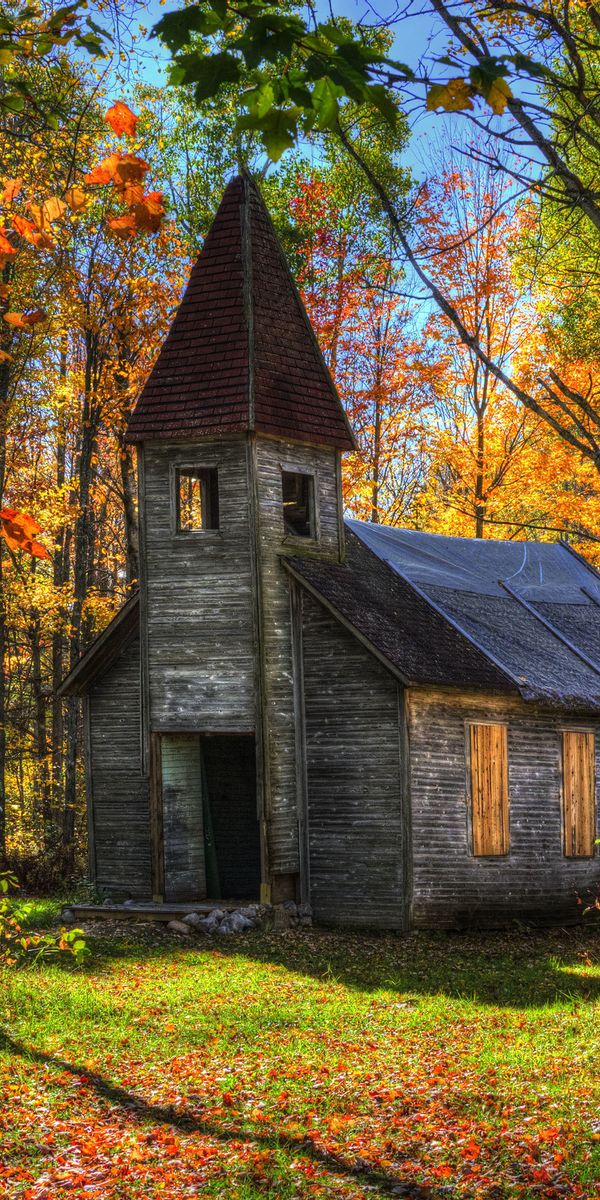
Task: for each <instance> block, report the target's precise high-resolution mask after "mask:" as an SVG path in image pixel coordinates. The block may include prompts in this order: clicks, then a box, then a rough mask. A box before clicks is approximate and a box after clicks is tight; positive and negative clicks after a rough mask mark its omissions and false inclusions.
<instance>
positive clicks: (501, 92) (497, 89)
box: [486, 75, 512, 116]
mask: <svg viewBox="0 0 600 1200" xmlns="http://www.w3.org/2000/svg"><path fill="white" fill-rule="evenodd" d="M511 97H512V92H511V90H510V87H509V85H508V83H507V82H506V80H505V79H503V78H502V76H501V75H499V76H498V78H497V79H495V80H494V82H493V84H492V86H491V88H490V90H489V92H488V94H487V96H486V100H487V102H488V104H489V106H490V108H491V110H492V112H495V113H496V115H497V116H500V115H501V113H503V112H504V109H505V108H506V102H507V100H510V99H511Z"/></svg>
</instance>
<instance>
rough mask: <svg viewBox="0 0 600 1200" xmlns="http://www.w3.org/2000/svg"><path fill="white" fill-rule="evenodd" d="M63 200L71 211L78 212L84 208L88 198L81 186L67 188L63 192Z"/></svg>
mask: <svg viewBox="0 0 600 1200" xmlns="http://www.w3.org/2000/svg"><path fill="white" fill-rule="evenodd" d="M65 200H66V202H67V204H68V205H69V208H70V209H71V210H72V211H73V212H80V210H81V209H82V208H85V206H86V204H87V202H88V198H87V196H86V194H85V192H84V190H83V188H80V187H70V188H68V189H67V191H66V192H65Z"/></svg>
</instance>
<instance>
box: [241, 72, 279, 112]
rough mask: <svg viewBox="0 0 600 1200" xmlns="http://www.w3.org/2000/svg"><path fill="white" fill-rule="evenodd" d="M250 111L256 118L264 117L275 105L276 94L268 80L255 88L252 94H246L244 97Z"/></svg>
mask: <svg viewBox="0 0 600 1200" xmlns="http://www.w3.org/2000/svg"><path fill="white" fill-rule="evenodd" d="M244 99H245V101H246V104H247V105H248V110H249V112H250V113H251V114H252V116H254V117H258V118H259V119H260V118H261V117H264V116H265V115H266V114H267V113H268V112H269V110H270V109H271V108H272V107H273V104H274V103H275V93H274V91H273V87H272V85H271V83H269V81H268V80H265V82H264V83H261V84H260V85H259V87H257V88H253V90H252V91H251V92H246V95H245V97H244Z"/></svg>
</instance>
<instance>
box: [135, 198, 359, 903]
mask: <svg viewBox="0 0 600 1200" xmlns="http://www.w3.org/2000/svg"><path fill="white" fill-rule="evenodd" d="M128 440H129V441H130V442H133V443H135V444H136V445H137V446H138V462H139V493H140V535H141V536H140V543H141V629H142V635H141V647H142V690H143V697H144V700H143V709H144V716H143V727H144V729H143V743H144V758H145V761H146V763H147V765H148V769H149V771H150V782H151V787H150V791H151V809H152V825H153V891H154V894H155V895H157V896H163V897H165V898H167V899H176V898H177V897H178V896H181V897H182V898H185V899H191V898H192V893H193V892H196V893H197V895H198V897H200V896H201V895H208V896H209V897H210V898H211V899H216V898H218V895H215V894H213V893H215V892H217V890H218V894H219V895H220V896H221V897H222V898H223V899H227V898H243V899H253V898H256V894H257V893H258V884H259V883H260V894H261V895H262V897H263V898H264V899H267V898H269V899H272V900H274V901H278V900H282V899H286V898H295V897H296V896H297V895H298V894H299V888H300V882H301V881H300V878H299V876H300V870H301V864H300V854H299V836H298V812H297V804H296V788H297V761H296V759H297V747H296V737H295V723H294V679H295V673H296V672H297V671H298V669H299V664H298V663H297V661H295V658H294V648H293V646H292V635H291V621H290V593H289V587H288V582H287V575H286V572H285V569H284V567H283V565H282V561H281V560H282V558H283V557H284V556H287V555H293V556H296V555H302V556H304V555H309V556H314V557H317V558H321V559H323V558H324V559H328V560H330V561H331V560H333V561H341V559H342V558H343V555H344V531H343V519H342V499H341V484H340V462H341V454H342V453H343V451H345V450H350V449H353V448H354V439H353V436H352V432H351V430H350V427H349V425H348V423H347V420H346V417H345V414H344V411H343V409H342V406H341V403H340V401H339V398H338V396H337V393H336V391H335V388H334V385H333V382H332V380H331V377H330V375H329V373H328V370H327V367H326V365H325V363H324V361H323V358H322V356H321V353H320V350H319V348H318V345H317V342H316V339H315V336H314V333H313V331H312V329H311V326H310V323H309V321H308V317H307V315H306V312H305V310H304V307H303V305H302V302H301V300H300V297H299V295H298V293H297V291H296V288H295V285H294V282H293V280H292V278H291V275H290V272H289V269H288V267H287V264H286V262H285V258H284V255H283V252H282V250H281V247H280V246H279V244H278V241H277V237H276V235H275V232H274V229H273V226H272V223H271V220H270V218H269V215H268V213H267V211H266V208H265V206H264V203H263V201H262V198H261V196H260V193H259V191H258V188H257V187H256V185H255V183H254V182H253V180H252V179H251V178H250V177H249V176H248V175H242V176H238V177H237V178H235V179H234V180H233V181H232V182H231V183H230V184H229V185H228V187H227V189H226V191H225V193H224V196H223V199H222V201H221V205H220V207H219V210H218V212H217V215H216V217H215V220H214V223H213V225H212V227H211V229H210V231H209V233H208V235H207V238H206V241H205V243H204V247H203V250H202V253H201V254H200V257H199V259H198V261H197V263H196V265H195V266H194V268H193V270H192V273H191V277H190V281H189V283H188V286H187V289H186V292H185V294H184V297H183V299H182V301H181V304H180V307H179V309H178V311H177V313H176V316H175V319H174V321H173V324H172V326H171V329H170V331H169V334H168V336H167V338H166V340H165V342H164V345H163V347H162V349H161V352H160V354H159V356H158V359H157V361H156V364H155V366H154V368H153V371H152V373H151V375H150V377H149V379H148V382H147V383H146V386H145V388H144V390H143V392H142V394H141V396H140V398H139V401H138V404H137V406H136V408H135V411H134V413H133V415H132V417H131V420H130V425H129V430H128ZM250 892H252V893H254V894H249V893H250Z"/></svg>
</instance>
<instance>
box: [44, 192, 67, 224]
mask: <svg viewBox="0 0 600 1200" xmlns="http://www.w3.org/2000/svg"><path fill="white" fill-rule="evenodd" d="M66 208H67V206H66V204H65V202H64V200H61V199H60V198H59V197H58V196H49V197H48V199H47V200H44V203H43V204H42V214H43V218H44V221H59V220H60V218H61V217H62V216H63V215H64V213H65V212H66Z"/></svg>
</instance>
